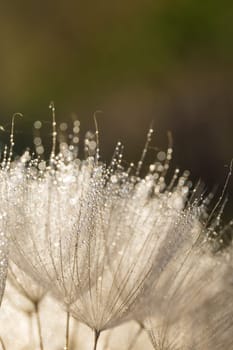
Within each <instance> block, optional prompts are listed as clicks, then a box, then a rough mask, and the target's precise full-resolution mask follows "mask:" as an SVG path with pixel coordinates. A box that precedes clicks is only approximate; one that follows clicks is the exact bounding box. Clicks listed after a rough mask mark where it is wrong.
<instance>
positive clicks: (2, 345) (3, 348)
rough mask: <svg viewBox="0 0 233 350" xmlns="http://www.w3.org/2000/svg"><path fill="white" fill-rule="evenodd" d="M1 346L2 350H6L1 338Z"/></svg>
mask: <svg viewBox="0 0 233 350" xmlns="http://www.w3.org/2000/svg"><path fill="white" fill-rule="evenodd" d="M0 344H1V347H2V350H6V347H5V344H4V342H3V340H2V338H1V337H0Z"/></svg>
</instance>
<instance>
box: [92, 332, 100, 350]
mask: <svg viewBox="0 0 233 350" xmlns="http://www.w3.org/2000/svg"><path fill="white" fill-rule="evenodd" d="M99 336H100V332H99V331H97V330H94V348H93V350H97V345H98V340H99Z"/></svg>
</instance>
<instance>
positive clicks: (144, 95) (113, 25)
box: [0, 0, 233, 218]
mask: <svg viewBox="0 0 233 350" xmlns="http://www.w3.org/2000/svg"><path fill="white" fill-rule="evenodd" d="M0 44H1V55H0V81H1V89H0V101H1V103H0V121H1V124H3V125H5V126H6V129H8V130H9V121H10V118H11V115H12V113H14V112H17V111H20V112H22V113H23V114H24V118H23V119H22V120H20V121H18V122H17V129H16V138H17V144H18V145H20V147H21V148H22V149H23V148H24V147H26V145H27V144H29V143H30V142H31V139H32V136H31V135H32V132H31V130H32V124H33V121H35V120H37V119H42V120H44V121H49V120H50V117H49V111H48V104H49V101H50V100H52V99H53V100H54V101H55V103H56V107H57V118H58V120H63V121H64V120H69V119H70V115H71V113H73V112H75V113H76V114H77V115H78V118H79V119H80V120H81V125H82V129H83V130H86V129H90V128H93V117H92V116H93V113H94V112H95V111H96V110H99V109H101V110H102V111H103V114H102V115H101V116H100V117H99V128H100V132H101V153H102V154H103V157H106V158H109V157H110V154H111V153H112V150H113V148H114V144H115V142H116V141H117V140H118V139H121V140H122V141H123V142H124V143H125V158H126V159H128V160H131V159H132V160H136V159H137V158H138V157H139V156H140V152H141V149H142V147H143V144H144V139H145V134H146V132H147V129H148V127H149V125H150V122H151V121H152V120H153V121H154V128H155V138H154V141H153V144H154V145H157V146H158V147H161V148H164V147H166V142H167V140H166V132H167V130H171V131H172V133H173V138H174V149H175V160H174V162H173V164H174V166H175V165H178V166H179V167H180V168H181V169H187V168H188V169H189V170H191V172H192V174H193V179H194V180H197V179H198V178H200V177H201V178H202V179H203V180H204V181H205V182H206V184H207V186H208V188H209V189H212V186H213V185H215V184H219V185H220V186H219V188H220V190H219V191H221V188H222V187H223V184H224V178H225V176H226V173H227V168H226V165H227V164H229V162H230V160H231V158H232V157H233V139H232V130H233V2H232V1H226V0H222V1H221V2H219V1H216V0H212V1H209V0H206V1H200V0H183V1H182V0H177V1H168V0H167V1H162V0H160V1H152V0H151V1H150V0H143V1H142V0H141V1H139V0H134V1H130V0H125V1H124V2H121V1H117V2H116V1H114V2H113V1H108V2H107V1H103V0H99V1H98V2H97V1H88V0H87V1H85V2H80V1H77V0H76V1H75V0H73V1H44V0H41V1H38V2H35V1H25V0H21V1H18V2H17V1H8V2H4V1H2V2H1V4H0ZM46 125H47V126H46V127H47V129H48V133H49V124H46ZM48 136H49V135H48ZM152 157H153V155H152ZM228 192H229V194H230V201H229V204H228V206H227V211H226V216H227V217H229V218H230V217H232V212H233V180H231V182H230V186H229V188H228Z"/></svg>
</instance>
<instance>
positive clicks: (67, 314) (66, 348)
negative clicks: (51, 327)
mask: <svg viewBox="0 0 233 350" xmlns="http://www.w3.org/2000/svg"><path fill="white" fill-rule="evenodd" d="M69 342H70V312H69V311H67V312H66V345H65V348H64V350H69Z"/></svg>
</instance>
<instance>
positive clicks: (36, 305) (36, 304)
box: [35, 303, 44, 350]
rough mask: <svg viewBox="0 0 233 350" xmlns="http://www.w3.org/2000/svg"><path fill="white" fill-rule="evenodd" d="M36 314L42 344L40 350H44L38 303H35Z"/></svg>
mask: <svg viewBox="0 0 233 350" xmlns="http://www.w3.org/2000/svg"><path fill="white" fill-rule="evenodd" d="M35 314H36V322H37V329H38V336H39V342H40V350H44V345H43V338H42V332H41V322H40V315H39V305H38V303H35Z"/></svg>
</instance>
